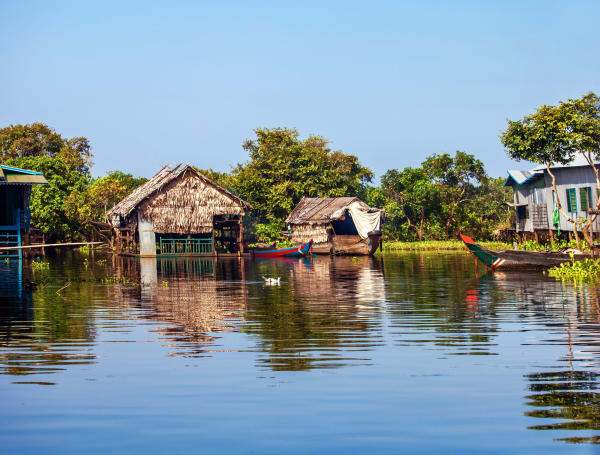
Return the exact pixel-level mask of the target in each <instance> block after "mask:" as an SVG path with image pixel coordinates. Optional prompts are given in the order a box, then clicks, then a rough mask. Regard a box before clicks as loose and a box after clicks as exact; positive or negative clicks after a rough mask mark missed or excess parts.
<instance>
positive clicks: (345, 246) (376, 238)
mask: <svg viewBox="0 0 600 455" xmlns="http://www.w3.org/2000/svg"><path fill="white" fill-rule="evenodd" d="M380 242H381V236H380V235H372V236H369V237H368V238H366V239H363V238H361V237H360V236H358V235H335V236H333V237H332V238H331V240H330V241H328V242H322V243H315V244H313V247H312V252H313V253H315V254H335V255H346V256H369V255H372V254H373V253H375V251H376V250H377V247H379V243H380Z"/></svg>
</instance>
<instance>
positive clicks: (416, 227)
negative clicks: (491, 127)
mask: <svg viewBox="0 0 600 455" xmlns="http://www.w3.org/2000/svg"><path fill="white" fill-rule="evenodd" d="M503 185H504V179H502V178H496V179H495V178H489V177H488V176H487V175H486V173H485V170H484V166H483V163H482V162H481V161H479V160H477V159H476V158H475V157H474V156H473V155H469V154H468V153H464V152H460V151H457V152H456V154H455V155H454V157H453V156H451V155H449V154H442V155H432V156H430V157H428V158H427V159H426V160H425V161H424V162H423V163H422V165H421V167H418V168H411V167H407V168H404V169H403V170H400V171H399V170H396V169H391V170H389V171H387V172H386V173H385V174H384V175H383V176H382V178H381V192H380V193H379V192H377V191H370V192H368V193H367V194H368V196H369V197H368V199H367V202H368V203H370V204H371V205H375V206H378V207H382V208H385V210H386V213H387V217H388V220H387V223H386V227H385V230H386V231H387V237H388V238H393V239H399V240H423V239H428V240H444V239H451V238H456V237H457V234H458V232H460V231H464V232H469V233H470V234H472V235H475V236H476V237H477V238H480V239H489V238H491V237H492V236H493V234H494V232H495V231H497V230H498V229H499V228H505V227H508V225H509V217H510V212H509V210H508V207H507V205H506V204H505V202H506V201H508V200H510V198H511V191H510V189H507V188H504V187H503Z"/></svg>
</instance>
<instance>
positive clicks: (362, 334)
mask: <svg viewBox="0 0 600 455" xmlns="http://www.w3.org/2000/svg"><path fill="white" fill-rule="evenodd" d="M249 274H250V275H251V278H250V279H254V280H260V278H261V277H262V276H265V275H266V276H281V277H282V281H283V283H282V285H281V286H277V287H268V286H263V285H259V286H253V287H250V295H251V304H250V305H249V309H248V312H247V314H246V323H245V324H244V325H243V328H242V330H243V331H244V332H245V333H248V334H252V335H258V336H259V337H260V341H259V345H258V350H259V352H260V354H259V356H258V363H259V364H260V365H262V366H264V367H267V368H271V369H273V370H293V371H299V370H308V369H313V368H337V367H341V366H345V365H350V364H353V365H358V364H368V363H370V361H371V357H370V356H369V354H368V353H369V351H371V350H372V349H373V348H374V347H375V346H377V345H379V344H381V343H382V342H383V340H382V336H381V333H380V325H381V321H380V320H381V317H382V313H381V311H380V312H379V313H377V312H376V311H375V310H376V309H377V308H380V309H381V310H382V309H383V302H384V300H385V292H384V278H383V270H382V263H381V261H379V260H377V259H373V258H349V257H341V258H335V259H332V258H329V257H316V258H313V259H312V260H293V261H286V262H280V261H261V262H259V263H257V264H256V267H253V268H252V269H251V270H250V272H249ZM367 315H368V316H367Z"/></svg>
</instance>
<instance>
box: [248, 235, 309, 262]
mask: <svg viewBox="0 0 600 455" xmlns="http://www.w3.org/2000/svg"><path fill="white" fill-rule="evenodd" d="M312 243H313V241H312V239H310V240H309V241H308V242H306V243H305V244H304V245H301V246H293V247H290V248H279V249H276V248H266V249H254V250H249V251H248V252H249V253H250V254H251V255H252V256H255V257H258V258H278V257H279V258H282V257H283V258H292V257H300V256H306V255H307V254H308V253H309V252H310V247H311V246H312Z"/></svg>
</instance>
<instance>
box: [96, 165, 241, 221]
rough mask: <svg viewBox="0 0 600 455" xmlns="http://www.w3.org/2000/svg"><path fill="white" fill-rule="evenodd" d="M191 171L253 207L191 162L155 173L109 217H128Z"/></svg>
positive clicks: (225, 193)
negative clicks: (147, 200) (199, 170)
mask: <svg viewBox="0 0 600 455" xmlns="http://www.w3.org/2000/svg"><path fill="white" fill-rule="evenodd" d="M187 172H191V173H193V174H195V175H196V176H197V177H199V178H200V179H201V180H203V181H204V183H206V184H207V185H209V186H212V187H213V188H215V189H216V190H217V191H218V192H220V193H221V194H223V195H224V196H225V197H227V198H230V199H231V200H233V201H234V202H236V203H238V204H240V205H241V206H242V207H244V208H245V209H251V208H252V207H251V206H250V204H248V203H247V202H246V201H244V200H243V199H240V198H239V197H237V196H236V195H235V194H233V193H232V192H230V191H227V190H226V189H225V188H222V187H220V186H219V185H217V184H216V183H215V182H213V181H212V180H210V179H209V178H207V177H205V176H204V175H202V174H200V173H199V172H198V171H197V170H195V169H194V168H193V167H192V166H190V165H189V164H177V165H175V166H170V165H166V166H163V168H162V169H161V170H160V171H158V172H157V173H156V175H154V177H152V178H151V179H150V180H148V181H147V182H146V183H144V184H143V185H142V186H140V187H138V188H136V189H135V190H134V191H133V192H132V193H131V194H130V195H129V196H127V197H126V198H125V199H123V200H122V201H121V202H119V203H118V204H117V205H115V206H114V207H113V208H112V209H111V210H110V212H109V213H108V215H109V217H111V218H112V217H114V216H115V215H118V216H120V217H121V218H122V219H125V218H127V217H128V216H129V215H130V214H131V213H132V212H133V211H134V210H135V209H136V208H137V207H138V206H139V205H140V204H141V203H142V202H144V201H145V200H146V199H148V198H149V197H151V196H152V195H154V194H155V193H156V192H158V191H160V190H161V189H162V188H164V187H165V186H166V185H167V184H169V183H170V182H172V181H173V180H175V179H177V178H179V177H180V176H183V175H184V174H185V173H187Z"/></svg>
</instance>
